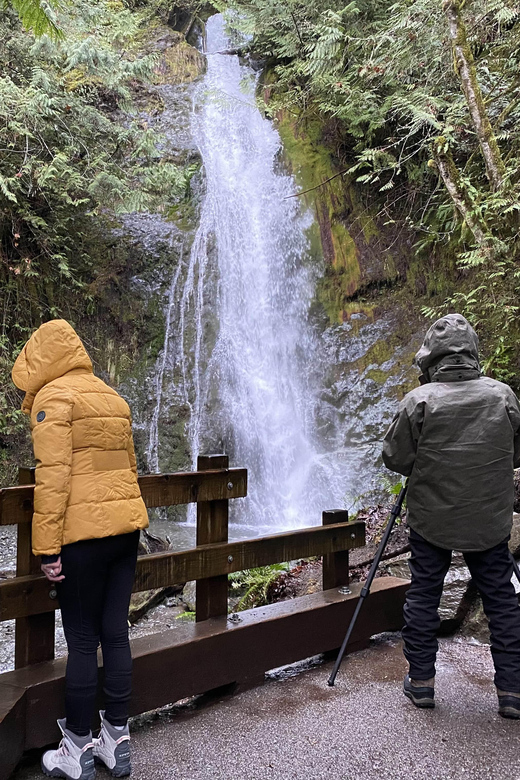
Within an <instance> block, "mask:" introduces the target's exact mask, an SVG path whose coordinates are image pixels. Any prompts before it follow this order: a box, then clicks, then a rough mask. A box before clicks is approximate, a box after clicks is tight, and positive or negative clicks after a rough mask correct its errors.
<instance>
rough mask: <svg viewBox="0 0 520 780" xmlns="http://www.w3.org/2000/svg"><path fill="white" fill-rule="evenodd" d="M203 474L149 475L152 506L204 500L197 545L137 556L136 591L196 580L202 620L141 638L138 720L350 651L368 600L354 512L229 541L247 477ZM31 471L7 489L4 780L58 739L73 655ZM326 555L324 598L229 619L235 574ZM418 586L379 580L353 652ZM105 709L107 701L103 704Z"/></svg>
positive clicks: (0, 684) (0, 769) (1, 499)
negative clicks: (62, 646) (39, 539)
mask: <svg viewBox="0 0 520 780" xmlns="http://www.w3.org/2000/svg"><path fill="white" fill-rule="evenodd" d="M197 465H198V470H197V471H196V472H194V473H187V474H184V473H183V474H161V475H159V474H158V475H150V476H143V477H140V478H139V484H140V487H141V491H142V495H143V498H144V501H145V503H146V505H147V506H148V507H159V506H172V505H176V504H185V503H190V502H195V503H196V504H197V529H196V530H197V538H196V543H197V546H196V547H195V548H194V549H192V550H186V551H183V552H164V553H158V554H155V555H145V556H143V557H141V558H139V559H138V564H137V573H136V579H135V584H134V590H135V591H141V590H148V589H152V588H160V587H164V586H168V585H173V584H177V583H180V582H188V581H192V580H196V622H195V623H186V622H183V624H181V625H179V626H176V627H175V629H169V630H164V631H162V632H161V633H159V634H154V635H153V636H145V637H141V638H138V639H134V640H132V656H133V660H134V667H133V669H134V671H133V693H132V700H131V703H130V711H131V714H132V715H135V714H138V713H142V712H146V711H148V710H150V709H155V708H157V707H161V706H163V705H165V704H167V703H169V702H174V701H178V700H179V699H182V698H185V697H187V696H193V695H195V694H200V693H205V692H207V691H210V690H214V689H217V690H219V691H220V690H222V687H223V686H224V687H225V688H226V690H229V689H230V686H231V688H233V687H235V688H236V686H238V685H251V684H252V683H254V682H259V681H260V680H262V679H263V676H264V672H265V671H266V670H268V669H273V668H276V667H278V666H282V665H284V664H288V663H292V662H294V661H298V660H300V659H303V658H307V657H310V656H314V655H316V654H318V653H324V652H331V651H334V650H335V649H336V648H338V647H339V645H340V644H341V641H342V639H343V634H344V631H345V628H346V625H347V624H348V621H349V620H350V618H351V616H352V614H353V611H354V609H355V605H356V599H357V596H358V595H359V590H360V585H359V584H357V583H356V584H354V585H352V593H350V590H349V588H348V587H347V586H348V583H349V550H351V549H353V548H356V547H361V546H363V545H364V543H365V525H364V523H361V522H348V514H347V512H346V511H343V510H335V511H329V512H324V513H323V516H322V526H317V527H313V528H304V529H301V530H298V531H289V532H287V533H282V534H275V535H273V536H264V537H261V538H256V539H248V540H245V541H239V542H229V541H228V519H229V514H228V508H229V501H230V500H232V499H238V498H241V497H244V496H245V495H246V494H247V472H246V470H245V469H230V468H229V467H228V466H229V464H228V458H227V456H225V455H213V456H204V457H202V456H201V457H199V459H198V464H197ZM33 481H34V471H33V470H32V469H21V470H20V483H21V484H20V485H19V486H18V487H14V488H6V489H4V490H1V491H0V525H9V524H14V525H17V527H18V543H17V567H16V576H15V577H13V578H10V579H6V580H0V621H3V620H11V619H14V620H15V621H16V629H15V631H16V633H15V667H16V668H15V671H12V672H5V673H4V674H0V780H6V778H8V777H9V774H10V772H11V771H12V769H13V768H14V767H15V766H16V764H17V762H18V761H19V759H20V757H21V755H22V753H23V751H24V750H29V749H32V748H36V747H42V746H44V745H47V744H49V743H51V742H53V741H54V740H56V739H58V736H59V735H58V732H57V727H56V718H58V717H61V716H62V715H63V687H64V680H65V668H66V666H65V659H55V660H53V659H54V615H55V610H56V609H57V608H58V602H57V598H56V597H57V592H56V589H55V587H54V586H53V584H52V583H49V582H48V581H47V580H46V579H45V578H44V577H43V575H42V574H41V572H40V571H39V560H38V559H37V558H35V557H34V556H33V555H32V553H31V522H30V521H31V519H32V512H33V491H34V487H33V484H32V483H33ZM311 556H323V592H316V593H311V594H309V595H307V596H302V597H300V598H297V599H294V600H291V601H287V602H280V603H277V604H270V605H268V606H266V607H258V608H256V609H250V610H247V611H245V612H241V613H240V617H238V618H237V619H236V620H233V621H232V620H230V619H228V615H227V612H228V574H230V573H231V572H236V571H239V570H244V569H250V568H256V567H258V566H264V565H268V564H273V563H280V562H284V561H291V560H296V559H301V558H308V557H311ZM407 587H408V583H407V582H406V581H403V580H398V579H396V578H393V577H385V578H381V579H379V580H376V581H375V582H374V584H373V587H372V593H371V596H370V606H369V607H367V608H365V610H364V611H363V612H362V614H361V615H360V619H359V620H358V622H357V623H356V630H355V632H354V635H353V636H352V640H351V644H349V648H348V650H349V651H352V650H353V649H358V648H361V647H366V645H367V643H368V641H369V639H370V636H372V635H373V634H376V633H380V632H381V631H393V630H396V629H398V628H400V626H401V621H402V606H403V603H404V597H405V592H406V588H407ZM100 704H101V702H100Z"/></svg>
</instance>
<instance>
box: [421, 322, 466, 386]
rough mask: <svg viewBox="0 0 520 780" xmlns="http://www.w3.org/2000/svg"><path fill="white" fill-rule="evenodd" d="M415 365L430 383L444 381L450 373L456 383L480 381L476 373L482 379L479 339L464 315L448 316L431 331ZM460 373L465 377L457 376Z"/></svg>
mask: <svg viewBox="0 0 520 780" xmlns="http://www.w3.org/2000/svg"><path fill="white" fill-rule="evenodd" d="M415 363H416V364H417V365H418V366H419V368H420V369H421V372H422V374H423V375H424V377H425V378H426V379H427V380H430V381H435V379H437V380H440V381H445V380H444V379H441V378H440V374H442V373H444V374H448V373H451V374H452V375H453V378H454V379H462V378H464V379H473V378H477V377H476V376H475V372H476V373H477V376H480V365H479V360H478V336H477V334H476V333H475V331H474V330H473V328H472V327H471V325H470V324H469V322H468V321H467V319H466V318H465V317H463V316H462V314H447V315H446V316H445V317H441V319H440V320H437V322H434V323H433V325H432V326H431V328H430V329H429V331H428V333H427V334H426V337H425V339H424V342H423V345H422V347H421V348H420V350H419V351H418V353H417V354H416V356H415ZM461 370H462V372H463V374H464V376H460V375H458V374H456V373H455V372H460V371H461ZM470 374H471V376H470ZM436 375H437V376H436Z"/></svg>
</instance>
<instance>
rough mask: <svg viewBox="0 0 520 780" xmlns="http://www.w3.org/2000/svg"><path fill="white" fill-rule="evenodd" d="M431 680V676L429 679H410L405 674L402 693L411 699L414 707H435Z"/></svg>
mask: <svg viewBox="0 0 520 780" xmlns="http://www.w3.org/2000/svg"><path fill="white" fill-rule="evenodd" d="M433 682H434V681H433V678H432V679H431V680H412V679H410V676H409V675H408V674H407V675H406V677H405V678H404V683H403V691H404V695H405V696H407V697H408V698H409V699H411V701H413V703H414V704H415V706H416V707H421V708H423V709H432V707H435V700H434V696H435V690H434V687H433Z"/></svg>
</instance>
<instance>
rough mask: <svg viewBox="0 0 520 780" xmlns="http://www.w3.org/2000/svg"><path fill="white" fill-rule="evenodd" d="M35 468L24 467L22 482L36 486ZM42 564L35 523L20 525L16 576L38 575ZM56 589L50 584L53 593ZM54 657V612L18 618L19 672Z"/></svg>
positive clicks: (16, 652)
mask: <svg viewBox="0 0 520 780" xmlns="http://www.w3.org/2000/svg"><path fill="white" fill-rule="evenodd" d="M34 482H35V476H34V468H20V469H19V470H18V483H19V484H20V485H34ZM39 571H40V562H39V559H38V558H36V557H35V556H34V555H33V554H32V526H31V523H21V524H20V525H18V538H17V549H16V576H17V577H23V576H25V575H27V574H38V573H39ZM53 589H55V586H54V585H53V584H52V583H49V591H51V590H53ZM53 658H54V612H44V613H43V614H41V615H31V617H24V618H17V620H16V621H15V640H14V665H15V669H19V668H20V667H22V666H29V664H37V663H40V662H42V661H51V660H52V659H53Z"/></svg>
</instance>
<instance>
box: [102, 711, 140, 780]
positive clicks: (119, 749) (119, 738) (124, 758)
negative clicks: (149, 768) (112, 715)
mask: <svg viewBox="0 0 520 780" xmlns="http://www.w3.org/2000/svg"><path fill="white" fill-rule="evenodd" d="M99 717H100V718H101V731H100V732H99V737H97V739H96V738H95V737H94V740H93V741H94V747H93V749H92V752H93V753H94V759H95V760H96V761H97V762H101V763H103V764H104V765H105V766H106V768H107V769H108V771H109V772H110V774H111V775H112V777H127V776H128V775H129V774H130V772H131V771H132V765H131V763H130V731H129V730H128V724H127V725H126V726H125V727H124V729H116V728H115V726H112V724H111V723H109V722H108V720H105V711H104V710H100V712H99Z"/></svg>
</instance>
